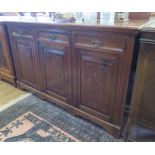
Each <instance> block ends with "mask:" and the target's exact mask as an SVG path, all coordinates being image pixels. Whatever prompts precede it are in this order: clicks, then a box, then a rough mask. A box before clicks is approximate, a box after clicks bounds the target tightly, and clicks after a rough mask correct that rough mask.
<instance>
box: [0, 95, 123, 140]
mask: <svg viewBox="0 0 155 155" xmlns="http://www.w3.org/2000/svg"><path fill="white" fill-rule="evenodd" d="M0 141H6V142H16V141H23V142H78V141H81V142H93V141H94V142H116V141H122V140H118V139H115V138H114V137H112V136H111V135H109V134H108V133H107V132H106V131H105V130H104V129H103V128H102V127H100V126H98V125H96V124H94V123H92V122H89V121H87V120H85V119H82V118H78V117H73V116H71V115H70V114H68V113H67V112H66V111H65V110H63V109H62V108H60V107H58V106H56V105H55V104H52V103H49V102H47V101H42V100H40V99H39V98H38V97H36V96H34V95H31V96H29V97H27V98H26V99H24V100H22V101H19V102H18V103H16V104H15V105H12V106H11V107H9V108H7V109H6V110H3V111H1V112H0Z"/></svg>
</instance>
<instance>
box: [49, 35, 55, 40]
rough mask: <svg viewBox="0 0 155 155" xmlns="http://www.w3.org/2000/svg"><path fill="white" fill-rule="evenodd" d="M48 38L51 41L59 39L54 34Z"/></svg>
mask: <svg viewBox="0 0 155 155" xmlns="http://www.w3.org/2000/svg"><path fill="white" fill-rule="evenodd" d="M48 38H49V39H50V40H56V39H57V36H56V35H54V34H52V35H49V36H48Z"/></svg>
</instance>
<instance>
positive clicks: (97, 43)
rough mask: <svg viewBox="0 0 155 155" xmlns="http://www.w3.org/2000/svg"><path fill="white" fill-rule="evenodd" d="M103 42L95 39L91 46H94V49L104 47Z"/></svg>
mask: <svg viewBox="0 0 155 155" xmlns="http://www.w3.org/2000/svg"><path fill="white" fill-rule="evenodd" d="M102 43H103V42H102V41H100V40H99V39H95V40H93V41H91V44H92V45H93V46H94V47H101V45H102Z"/></svg>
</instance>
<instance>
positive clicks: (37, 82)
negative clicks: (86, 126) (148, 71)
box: [3, 21, 142, 137]
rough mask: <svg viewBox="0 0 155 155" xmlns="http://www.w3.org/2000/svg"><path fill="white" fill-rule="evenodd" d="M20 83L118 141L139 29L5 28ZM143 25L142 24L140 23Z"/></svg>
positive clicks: (34, 25)
mask: <svg viewBox="0 0 155 155" xmlns="http://www.w3.org/2000/svg"><path fill="white" fill-rule="evenodd" d="M3 23H5V25H6V26H7V31H8V36H9V40H10V44H11V53H12V56H13V61H14V66H15V71H16V78H17V80H16V83H17V86H18V87H19V88H21V89H26V90H28V91H31V92H33V93H35V94H37V95H38V96H39V97H40V98H42V99H45V100H49V101H51V102H53V103H55V104H57V105H59V106H61V107H63V108H65V109H66V110H68V111H69V112H70V113H72V114H73V115H76V116H82V117H84V118H86V119H88V120H91V121H92V122H95V123H97V124H99V125H101V126H102V127H103V128H104V129H105V130H106V131H108V132H109V133H110V134H112V135H113V136H115V137H119V136H120V133H121V130H122V127H123V119H124V106H125V101H126V96H127V89H128V82H129V76H130V72H131V62H132V56H133V53H135V52H136V51H134V50H135V49H136V48H135V43H136V41H137V40H138V36H139V28H138V26H137V27H136V24H134V23H133V25H135V27H134V26H133V27H131V28H130V27H129V28H128V27H127V26H125V25H124V24H122V26H121V25H120V23H118V24H117V25H116V26H99V25H82V24H81V25H78V24H77V25H76V24H49V23H35V22H34V23H33V22H32V23H31V22H13V21H12V22H3ZM138 24H139V25H141V24H142V23H138Z"/></svg>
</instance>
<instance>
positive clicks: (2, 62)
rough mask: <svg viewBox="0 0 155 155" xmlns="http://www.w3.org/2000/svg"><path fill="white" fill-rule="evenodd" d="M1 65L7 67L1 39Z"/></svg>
mask: <svg viewBox="0 0 155 155" xmlns="http://www.w3.org/2000/svg"><path fill="white" fill-rule="evenodd" d="M0 66H2V67H7V64H6V60H5V57H4V51H3V47H2V42H1V41H0Z"/></svg>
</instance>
